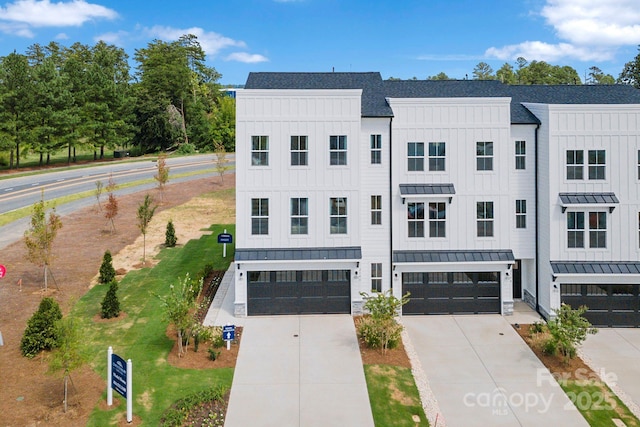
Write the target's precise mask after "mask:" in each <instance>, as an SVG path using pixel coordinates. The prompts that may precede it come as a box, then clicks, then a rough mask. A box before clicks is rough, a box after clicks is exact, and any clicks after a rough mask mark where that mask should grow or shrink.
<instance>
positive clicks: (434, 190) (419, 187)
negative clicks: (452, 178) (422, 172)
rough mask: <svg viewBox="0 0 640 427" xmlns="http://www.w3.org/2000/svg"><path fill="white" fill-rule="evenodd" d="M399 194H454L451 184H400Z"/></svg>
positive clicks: (454, 190)
mask: <svg viewBox="0 0 640 427" xmlns="http://www.w3.org/2000/svg"><path fill="white" fill-rule="evenodd" d="M400 194H401V195H403V196H406V195H410V194H428V195H434V194H446V195H449V194H456V189H455V188H454V186H453V184H400Z"/></svg>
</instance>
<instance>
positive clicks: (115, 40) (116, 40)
mask: <svg viewBox="0 0 640 427" xmlns="http://www.w3.org/2000/svg"><path fill="white" fill-rule="evenodd" d="M127 37H129V33H128V32H127V31H123V30H121V31H116V32H110V33H104V34H100V35H99V36H96V37H94V38H93V41H95V42H99V41H100V40H102V41H103V42H105V43H107V44H113V45H116V46H122V45H123V44H124V42H123V41H124V40H125V39H126V38H127Z"/></svg>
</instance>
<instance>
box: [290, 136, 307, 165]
mask: <svg viewBox="0 0 640 427" xmlns="http://www.w3.org/2000/svg"><path fill="white" fill-rule="evenodd" d="M308 156H309V147H308V145H307V137H306V136H292V137H291V166H307V165H308Z"/></svg>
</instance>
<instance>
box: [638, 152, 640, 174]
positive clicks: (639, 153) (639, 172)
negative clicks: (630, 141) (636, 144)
mask: <svg viewBox="0 0 640 427" xmlns="http://www.w3.org/2000/svg"><path fill="white" fill-rule="evenodd" d="M638 179H640V150H638Z"/></svg>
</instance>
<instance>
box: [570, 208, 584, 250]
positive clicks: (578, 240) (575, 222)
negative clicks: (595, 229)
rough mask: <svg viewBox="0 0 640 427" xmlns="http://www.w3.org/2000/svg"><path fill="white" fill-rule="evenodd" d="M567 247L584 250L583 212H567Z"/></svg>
mask: <svg viewBox="0 0 640 427" xmlns="http://www.w3.org/2000/svg"><path fill="white" fill-rule="evenodd" d="M567 246H568V247H570V248H584V212H567Z"/></svg>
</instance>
